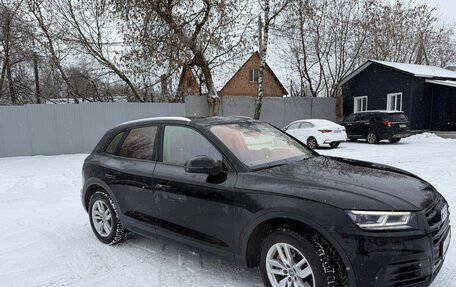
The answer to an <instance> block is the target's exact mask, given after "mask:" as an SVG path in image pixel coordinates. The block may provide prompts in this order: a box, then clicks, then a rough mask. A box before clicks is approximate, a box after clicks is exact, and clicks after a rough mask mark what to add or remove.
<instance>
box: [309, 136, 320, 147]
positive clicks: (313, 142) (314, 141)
mask: <svg viewBox="0 0 456 287" xmlns="http://www.w3.org/2000/svg"><path fill="white" fill-rule="evenodd" d="M307 146H308V147H310V148H311V149H315V148H317V147H318V142H317V139H316V138H314V137H309V138H308V139H307Z"/></svg>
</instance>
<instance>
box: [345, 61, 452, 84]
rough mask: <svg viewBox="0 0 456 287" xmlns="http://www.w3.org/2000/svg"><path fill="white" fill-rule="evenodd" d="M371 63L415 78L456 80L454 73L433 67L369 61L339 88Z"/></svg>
mask: <svg viewBox="0 0 456 287" xmlns="http://www.w3.org/2000/svg"><path fill="white" fill-rule="evenodd" d="M372 63H375V64H378V65H381V66H385V67H388V68H392V69H395V70H399V71H402V72H405V73H408V74H412V75H413V76H415V77H421V78H430V79H434V78H436V79H455V80H456V72H453V71H450V70H447V69H444V68H440V67H435V66H426V65H417V64H404V63H396V62H387V61H378V60H369V61H367V62H366V63H364V64H363V65H362V66H360V67H359V68H358V69H356V70H355V71H353V72H352V73H351V74H349V75H348V76H347V77H345V78H344V79H343V80H342V81H341V82H340V84H339V85H340V86H342V85H344V84H345V83H347V82H348V81H349V80H351V79H352V78H354V77H355V76H356V75H358V74H359V73H361V72H362V71H364V70H365V69H366V68H367V67H369V66H370V65H371V64H372Z"/></svg>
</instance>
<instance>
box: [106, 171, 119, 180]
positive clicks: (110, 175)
mask: <svg viewBox="0 0 456 287" xmlns="http://www.w3.org/2000/svg"><path fill="white" fill-rule="evenodd" d="M116 177H117V175H115V174H114V173H112V172H108V173H105V178H108V179H116Z"/></svg>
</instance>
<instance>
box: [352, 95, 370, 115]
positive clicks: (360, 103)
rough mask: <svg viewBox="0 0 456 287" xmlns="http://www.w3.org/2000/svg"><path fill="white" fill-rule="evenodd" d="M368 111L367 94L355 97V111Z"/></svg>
mask: <svg viewBox="0 0 456 287" xmlns="http://www.w3.org/2000/svg"><path fill="white" fill-rule="evenodd" d="M363 111H367V96H363V97H355V106H354V107H353V112H354V113H357V112H363Z"/></svg>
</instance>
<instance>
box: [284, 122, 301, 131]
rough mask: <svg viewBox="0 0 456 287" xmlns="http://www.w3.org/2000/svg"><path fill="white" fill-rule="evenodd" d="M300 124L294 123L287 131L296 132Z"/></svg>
mask: <svg viewBox="0 0 456 287" xmlns="http://www.w3.org/2000/svg"><path fill="white" fill-rule="evenodd" d="M299 126H300V123H294V124H291V125H289V126H288V128H287V129H286V130H296V129H299Z"/></svg>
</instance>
